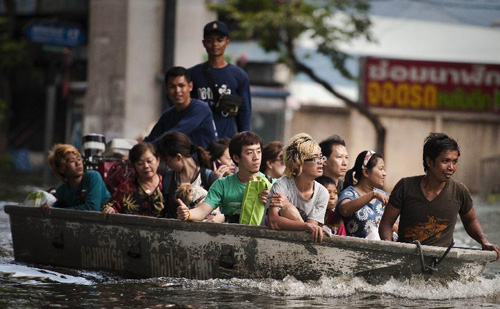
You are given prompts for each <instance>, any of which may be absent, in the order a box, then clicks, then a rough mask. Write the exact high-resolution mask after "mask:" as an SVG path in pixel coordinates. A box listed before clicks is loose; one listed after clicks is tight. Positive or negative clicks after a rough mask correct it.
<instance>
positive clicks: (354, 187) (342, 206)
mask: <svg viewBox="0 0 500 309" xmlns="http://www.w3.org/2000/svg"><path fill="white" fill-rule="evenodd" d="M385 176H386V172H385V165H384V158H383V157H382V155H380V154H378V153H376V152H374V151H363V152H361V153H360V154H359V155H358V157H357V158H356V163H355V164H354V167H353V168H352V169H351V170H349V171H347V173H346V176H345V182H344V190H343V191H342V193H341V194H340V197H339V200H338V202H337V207H336V211H338V212H339V213H340V215H341V216H342V218H343V220H344V224H345V228H346V234H347V236H355V237H361V238H368V239H380V236H379V234H378V226H379V224H380V220H381V219H382V214H383V213H384V206H385V205H386V204H387V202H388V200H389V196H388V194H387V193H386V192H385V191H383V190H382V189H379V188H381V187H383V186H384V181H385Z"/></svg>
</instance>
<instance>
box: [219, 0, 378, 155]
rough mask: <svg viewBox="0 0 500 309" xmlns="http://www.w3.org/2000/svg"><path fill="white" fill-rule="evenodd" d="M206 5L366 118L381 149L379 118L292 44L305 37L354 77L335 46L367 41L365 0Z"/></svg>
mask: <svg viewBox="0 0 500 309" xmlns="http://www.w3.org/2000/svg"><path fill="white" fill-rule="evenodd" d="M210 8H211V9H212V10H214V11H216V12H217V13H218V14H219V16H221V19H225V20H228V21H234V22H235V23H236V24H237V29H235V30H234V31H232V32H231V36H232V37H235V38H237V39H254V40H257V41H258V42H259V44H260V45H261V46H262V48H264V50H266V51H267V52H271V51H274V52H277V53H278V54H279V55H280V62H282V63H284V64H286V65H287V66H288V67H289V68H290V69H291V70H292V72H294V73H295V74H297V73H304V74H306V75H307V76H309V77H310V78H311V79H312V80H313V81H315V82H317V83H318V84H320V85H321V86H323V87H324V88H325V89H326V90H327V91H329V92H330V93H332V94H333V95H334V96H336V97H338V98H340V99H341V100H343V101H344V102H345V103H346V104H347V105H348V106H350V107H352V108H355V109H356V110H358V111H359V112H360V113H361V114H362V115H364V116H365V117H367V118H368V120H369V121H370V122H371V123H372V124H373V126H374V127H375V130H376V132H377V143H376V150H377V152H380V153H383V152H384V145H385V132H386V131H385V128H384V126H383V125H382V123H381V122H380V120H379V118H378V116H377V115H375V114H373V113H372V112H371V111H370V110H369V109H368V108H367V107H366V106H364V105H362V104H359V102H354V101H352V100H350V99H349V98H347V97H345V96H344V95H342V94H341V93H339V92H337V91H336V90H335V89H334V88H333V86H332V85H330V84H329V83H328V82H327V81H325V80H324V79H323V78H321V77H320V76H318V75H317V74H316V73H315V72H314V70H312V69H311V68H310V67H309V66H308V65H306V64H305V63H304V62H303V61H301V60H300V59H299V57H298V56H297V48H296V42H297V39H298V38H299V37H300V36H302V35H309V36H310V37H311V38H312V39H313V40H314V41H315V42H316V43H317V52H318V53H320V54H322V55H324V56H326V57H328V58H329V59H330V61H331V62H332V64H333V66H334V68H335V69H337V70H338V71H339V72H340V73H341V74H342V75H343V76H345V77H347V78H350V79H353V78H354V77H353V76H352V75H351V73H350V72H349V71H348V70H347V69H346V65H345V64H346V60H347V59H349V58H350V56H349V55H348V54H346V53H344V52H342V51H341V50H340V49H339V48H338V44H339V43H345V42H349V41H351V40H353V39H356V38H366V39H367V40H371V36H370V33H369V28H370V25H371V22H370V19H369V18H368V16H367V12H368V10H369V4H368V1H367V0H309V1H308V0H252V1H247V0H226V1H224V2H223V3H215V4H211V5H210Z"/></svg>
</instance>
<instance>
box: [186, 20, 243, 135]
mask: <svg viewBox="0 0 500 309" xmlns="http://www.w3.org/2000/svg"><path fill="white" fill-rule="evenodd" d="M229 43H230V39H229V30H228V28H227V25H226V24H224V23H223V22H220V21H212V22H209V23H208V24H206V25H205V27H204V28H203V47H205V50H206V52H207V54H208V61H206V62H203V63H200V64H197V65H195V66H194V67H191V68H190V69H189V73H191V77H192V78H193V90H192V92H191V96H192V97H193V98H197V99H200V100H203V101H205V102H206V103H205V104H207V105H208V106H210V108H211V109H212V111H213V115H214V121H215V126H216V128H217V133H218V135H219V138H223V137H227V138H232V137H233V136H234V135H235V134H236V132H243V131H249V130H250V123H251V121H250V120H251V119H250V117H251V114H252V100H251V96H250V83H249V79H248V75H247V73H246V72H245V71H244V70H243V69H241V68H239V67H237V66H235V65H233V64H231V63H228V62H227V61H226V57H225V56H224V53H225V51H226V48H227V47H228V46H229ZM224 95H233V96H238V97H240V98H241V101H242V104H241V106H240V107H239V108H238V110H237V113H236V114H234V113H228V112H227V111H224V110H223V109H218V108H217V106H218V104H219V103H220V102H221V100H220V99H221V98H222V97H223V96H224Z"/></svg>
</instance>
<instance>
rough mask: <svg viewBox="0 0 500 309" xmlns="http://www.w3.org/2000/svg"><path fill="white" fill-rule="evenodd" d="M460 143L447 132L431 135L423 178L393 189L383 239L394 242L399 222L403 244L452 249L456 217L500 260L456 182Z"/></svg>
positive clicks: (466, 192)
mask: <svg viewBox="0 0 500 309" xmlns="http://www.w3.org/2000/svg"><path fill="white" fill-rule="evenodd" d="M459 157H460V148H459V146H458V143H457V142H456V141H455V140H454V139H453V138H451V137H449V136H448V135H446V134H444V133H430V134H429V135H428V136H427V137H426V138H425V142H424V149H423V165H424V172H425V174H424V175H419V176H413V177H407V178H403V179H401V180H400V181H399V182H398V183H397V184H396V186H395V187H394V189H393V191H392V193H391V197H390V199H389V204H388V205H387V207H386V209H385V212H384V215H383V217H382V221H381V223H380V229H379V232H380V237H381V238H382V239H383V240H392V233H391V226H392V224H393V223H394V221H395V220H396V218H398V216H399V218H400V220H399V235H398V236H399V239H398V241H400V242H413V241H419V242H420V243H421V244H423V245H433V246H442V247H449V246H451V245H452V244H453V232H454V230H455V223H456V220H457V215H460V219H461V220H462V223H463V225H464V228H465V230H466V231H467V234H469V235H470V236H471V237H472V238H473V239H474V240H476V241H477V242H478V243H479V244H480V245H481V247H482V249H483V250H491V251H495V252H496V253H497V260H498V257H499V252H500V251H499V248H498V246H497V245H494V244H492V243H490V242H489V241H488V239H487V238H486V235H485V234H484V232H483V229H482V227H481V224H480V223H479V220H478V218H477V217H476V212H475V210H474V206H473V202H472V198H471V195H470V193H469V190H468V189H467V187H466V186H465V185H463V184H462V183H460V182H458V181H456V180H454V179H453V178H452V177H453V174H455V172H456V171H457V168H458V158H459Z"/></svg>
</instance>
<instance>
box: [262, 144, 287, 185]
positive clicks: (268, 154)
mask: <svg viewBox="0 0 500 309" xmlns="http://www.w3.org/2000/svg"><path fill="white" fill-rule="evenodd" d="M260 171H261V173H264V174H265V175H266V176H268V177H271V178H275V179H278V178H280V177H281V176H283V172H284V171H285V161H284V160H283V144H282V143H281V142H280V141H273V142H270V143H269V144H267V145H266V147H264V150H262V162H261V163H260Z"/></svg>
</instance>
